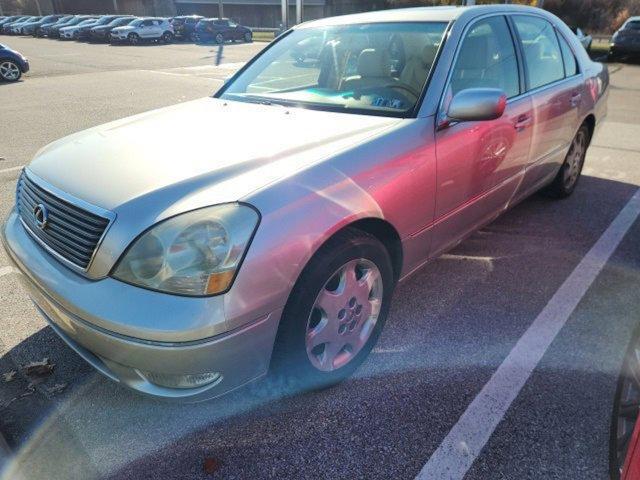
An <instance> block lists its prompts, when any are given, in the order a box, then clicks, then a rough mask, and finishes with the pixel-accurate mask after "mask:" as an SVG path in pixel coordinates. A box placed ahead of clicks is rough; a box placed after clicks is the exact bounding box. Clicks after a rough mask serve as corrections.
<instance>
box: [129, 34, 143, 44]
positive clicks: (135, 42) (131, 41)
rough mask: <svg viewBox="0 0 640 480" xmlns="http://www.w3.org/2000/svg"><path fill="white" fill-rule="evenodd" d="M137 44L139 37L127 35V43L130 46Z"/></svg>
mask: <svg viewBox="0 0 640 480" xmlns="http://www.w3.org/2000/svg"><path fill="white" fill-rule="evenodd" d="M138 42H140V37H139V36H138V35H137V34H135V33H132V34H130V35H129V43H130V44H131V45H137V44H138Z"/></svg>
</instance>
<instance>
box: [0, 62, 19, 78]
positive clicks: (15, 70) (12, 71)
mask: <svg viewBox="0 0 640 480" xmlns="http://www.w3.org/2000/svg"><path fill="white" fill-rule="evenodd" d="M21 76H22V70H20V67H19V66H18V65H17V64H16V63H15V62H13V61H11V60H0V78H2V79H3V80H4V81H6V82H17V81H18V80H20V77H21Z"/></svg>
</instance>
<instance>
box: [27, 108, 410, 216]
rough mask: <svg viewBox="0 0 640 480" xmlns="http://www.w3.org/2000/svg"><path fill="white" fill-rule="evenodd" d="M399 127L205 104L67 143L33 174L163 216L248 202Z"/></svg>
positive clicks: (38, 162) (386, 120)
mask: <svg viewBox="0 0 640 480" xmlns="http://www.w3.org/2000/svg"><path fill="white" fill-rule="evenodd" d="M399 122H402V119H399V118H391V117H381V116H369V115H355V114H345V113H332V112H322V111H317V110H304V109H287V108H285V107H281V106H274V105H257V104H250V103H243V102H231V101H229V102H226V101H224V100H220V99H215V98H203V99H200V100H194V101H191V102H186V103H182V104H178V105H175V106H172V107H167V108H163V109H160V110H154V111H151V112H147V113H143V114H140V115H136V116H133V117H129V118H125V119H122V120H118V121H115V122H112V123H108V124H105V125H102V126H98V127H95V128H92V129H89V130H86V131H84V132H80V133H77V134H74V135H71V136H69V137H66V138H63V139H61V140H58V141H56V142H54V143H52V144H50V145H48V146H47V147H45V148H43V149H42V150H41V151H40V152H38V154H37V155H36V157H35V158H34V160H33V161H32V162H31V164H30V165H29V167H28V168H29V169H30V171H32V172H33V173H35V174H36V175H38V176H39V177H40V178H42V179H43V180H45V181H46V182H49V183H50V184H51V185H53V186H55V187H57V188H59V189H61V190H63V191H65V192H67V193H69V194H71V195H73V196H75V197H77V198H79V199H82V200H84V201H86V202H89V203H92V204H94V205H96V206H99V207H102V208H105V209H108V210H112V211H118V210H119V209H121V208H123V209H127V208H145V209H152V210H154V212H155V213H156V214H157V215H158V216H159V217H161V216H165V215H163V212H164V214H166V215H168V213H171V214H175V213H179V212H180V211H185V210H188V209H192V208H197V207H200V206H206V205H213V204H217V203H224V202H233V201H237V200H241V199H243V198H244V197H246V196H247V195H248V194H250V193H251V192H253V191H255V190H257V189H260V188H262V187H264V186H266V185H268V184H269V183H271V182H275V181H277V180H279V179H282V178H283V177H286V176H289V175H292V174H294V173H295V172H296V171H299V170H301V169H304V168H306V167H308V166H309V165H311V164H314V163H316V162H319V161H322V160H324V159H327V158H329V157H330V156H331V155H333V154H336V153H337V152H339V151H343V150H345V149H347V148H349V147H351V146H354V145H355V144H357V143H361V142H363V141H364V140H365V139H367V138H369V137H371V136H373V135H376V134H379V133H381V132H382V131H384V130H386V129H388V128H390V127H392V126H393V125H396V124H398V123H399ZM167 209H169V210H171V212H168V210H167Z"/></svg>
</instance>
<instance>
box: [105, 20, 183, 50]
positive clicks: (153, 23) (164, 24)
mask: <svg viewBox="0 0 640 480" xmlns="http://www.w3.org/2000/svg"><path fill="white" fill-rule="evenodd" d="M110 39H111V41H112V42H113V43H120V42H128V43H129V44H131V45H137V44H138V43H140V42H141V41H145V40H147V41H148V40H162V41H164V42H165V43H169V42H171V41H172V40H173V26H172V25H171V23H169V20H167V19H166V18H157V17H154V18H139V19H137V20H134V21H133V22H131V23H130V24H129V25H126V26H124V27H116V28H114V29H113V30H111V35H110Z"/></svg>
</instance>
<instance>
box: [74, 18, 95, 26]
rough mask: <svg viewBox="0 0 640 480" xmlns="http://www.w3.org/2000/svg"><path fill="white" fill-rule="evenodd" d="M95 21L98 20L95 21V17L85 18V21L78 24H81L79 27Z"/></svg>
mask: <svg viewBox="0 0 640 480" xmlns="http://www.w3.org/2000/svg"><path fill="white" fill-rule="evenodd" d="M95 22H96V21H95V20H93V19H91V20H85V21H83V22H80V23H79V24H78V26H79V27H82V26H83V25H89V24H90V23H95Z"/></svg>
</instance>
